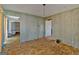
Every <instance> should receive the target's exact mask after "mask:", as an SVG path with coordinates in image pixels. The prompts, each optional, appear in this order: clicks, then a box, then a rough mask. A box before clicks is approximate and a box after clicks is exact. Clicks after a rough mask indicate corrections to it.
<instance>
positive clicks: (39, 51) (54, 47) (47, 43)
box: [3, 38, 79, 55]
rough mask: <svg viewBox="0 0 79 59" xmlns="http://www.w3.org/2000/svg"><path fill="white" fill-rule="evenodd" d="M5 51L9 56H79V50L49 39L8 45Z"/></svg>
mask: <svg viewBox="0 0 79 59" xmlns="http://www.w3.org/2000/svg"><path fill="white" fill-rule="evenodd" d="M8 46H9V47H7V45H6V47H5V48H4V49H3V51H4V52H6V53H7V54H8V55H78V54H79V49H78V48H74V47H72V46H69V45H67V44H64V43H62V42H61V43H56V41H55V40H50V39H49V38H40V39H36V40H32V41H28V42H24V43H22V44H19V43H16V42H15V43H14V44H8Z"/></svg>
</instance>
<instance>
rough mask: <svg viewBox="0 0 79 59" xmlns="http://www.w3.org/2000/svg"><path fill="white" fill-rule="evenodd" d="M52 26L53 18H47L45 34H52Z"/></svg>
mask: <svg viewBox="0 0 79 59" xmlns="http://www.w3.org/2000/svg"><path fill="white" fill-rule="evenodd" d="M51 28H52V24H51V20H49V21H48V20H46V21H45V36H51Z"/></svg>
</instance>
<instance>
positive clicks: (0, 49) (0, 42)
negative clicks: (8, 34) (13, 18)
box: [0, 5, 4, 52]
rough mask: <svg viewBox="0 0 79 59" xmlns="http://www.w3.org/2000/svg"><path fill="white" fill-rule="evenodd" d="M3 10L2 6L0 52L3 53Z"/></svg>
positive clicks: (0, 11)
mask: <svg viewBox="0 0 79 59" xmlns="http://www.w3.org/2000/svg"><path fill="white" fill-rule="evenodd" d="M2 29H3V9H2V7H1V5H0V52H1V51H2V44H3V43H2V41H3V40H2V39H3V35H4V34H3V30H2Z"/></svg>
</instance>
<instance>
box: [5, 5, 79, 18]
mask: <svg viewBox="0 0 79 59" xmlns="http://www.w3.org/2000/svg"><path fill="white" fill-rule="evenodd" d="M77 7H79V4H46V6H45V16H44V15H43V5H42V4H3V8H4V9H5V10H12V11H17V12H23V13H28V14H32V15H36V16H41V17H46V16H50V15H54V14H56V13H60V12H63V11H67V10H70V9H74V8H77Z"/></svg>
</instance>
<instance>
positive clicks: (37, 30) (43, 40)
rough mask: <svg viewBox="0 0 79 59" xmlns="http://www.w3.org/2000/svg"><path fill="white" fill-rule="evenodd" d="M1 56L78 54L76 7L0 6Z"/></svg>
mask: <svg viewBox="0 0 79 59" xmlns="http://www.w3.org/2000/svg"><path fill="white" fill-rule="evenodd" d="M0 54H1V55H79V4H1V5H0Z"/></svg>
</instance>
